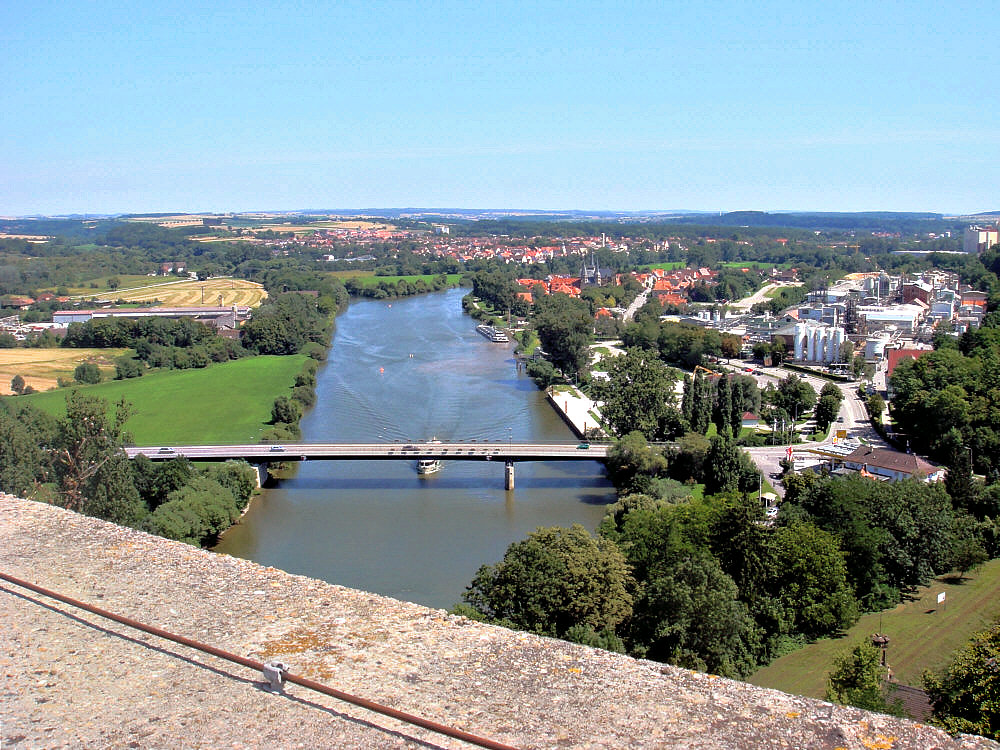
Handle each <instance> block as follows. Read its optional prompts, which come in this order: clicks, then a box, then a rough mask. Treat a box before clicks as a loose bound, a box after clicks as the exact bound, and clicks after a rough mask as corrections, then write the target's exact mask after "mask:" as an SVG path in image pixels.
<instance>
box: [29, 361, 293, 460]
mask: <svg viewBox="0 0 1000 750" xmlns="http://www.w3.org/2000/svg"><path fill="white" fill-rule="evenodd" d="M305 360H306V357H305V355H298V354H297V355H292V356H287V357H277V356H263V357H247V358H246V359H238V360H234V361H232V362H223V363H220V364H216V365H212V366H211V367H206V368H204V369H194V370H167V371H164V372H154V373H150V374H148V375H144V376H143V377H141V378H132V379H130V380H112V381H109V382H106V383H99V384H97V385H90V386H81V389H82V390H83V391H84V392H85V393H86V394H87V395H93V396H99V397H100V398H103V399H106V400H107V401H108V402H109V403H110V404H112V405H113V404H114V403H115V402H117V401H118V400H119V399H120V398H124V399H125V400H126V401H128V402H129V403H131V404H132V406H133V410H132V411H133V414H132V417H131V419H129V421H128V424H127V425H126V429H127V430H128V431H129V432H131V433H132V437H133V439H134V441H135V444H136V445H157V444H160V443H164V444H168V445H169V444H175V443H255V442H257V441H258V440H259V439H260V435H261V433H262V432H263V431H264V430H266V429H267V428H268V424H267V423H268V422H269V421H270V419H271V406H272V404H273V403H274V399H275V398H276V397H277V396H280V395H282V394H286V395H287V394H289V393H290V392H291V387H292V384H293V383H294V381H295V376H296V375H297V374H298V373H299V371H300V370H301V369H302V364H303V363H304V362H305ZM69 390H70V389H68V388H62V389H59V390H55V391H48V392H47V393H38V394H32V395H30V396H20V397H19V398H21V399H25V400H27V401H28V402H29V403H31V404H33V405H35V406H37V407H38V408H39V409H42V410H43V411H46V412H48V413H50V414H54V415H59V416H61V415H62V414H64V413H65V410H66V394H67V393H68V392H69Z"/></svg>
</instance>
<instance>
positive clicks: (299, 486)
mask: <svg viewBox="0 0 1000 750" xmlns="http://www.w3.org/2000/svg"><path fill="white" fill-rule="evenodd" d="M464 294H466V290H462V289H453V290H449V291H447V292H440V293H436V294H428V295H423V296H418V297H410V298H408V299H404V300H393V301H392V302H391V303H389V302H386V301H374V300H362V301H358V302H354V303H352V304H351V305H350V307H349V308H348V309H347V310H346V311H345V312H344V313H342V314H341V315H340V316H339V317H338V318H337V329H336V333H335V335H334V339H333V344H332V346H331V349H330V352H329V356H328V360H327V362H326V363H325V364H324V365H323V366H322V367H321V368H320V370H319V372H318V373H317V387H316V396H317V403H316V406H315V407H313V409H312V410H311V411H310V412H309V414H307V415H306V416H305V417H304V418H303V420H302V423H301V426H302V437H303V440H305V441H314V442H378V441H393V440H399V441H402V442H412V441H416V440H427V439H431V438H434V437H437V438H439V439H441V440H473V439H474V440H478V441H484V440H490V441H502V442H506V441H508V440H513V441H514V442H518V441H574V440H575V438H574V436H573V433H572V432H571V431H570V430H569V428H568V427H567V426H566V425H565V424H564V423H563V422H562V419H561V418H560V417H559V416H558V415H557V414H556V413H555V411H554V410H553V409H552V407H551V406H550V405H549V404H548V403H547V402H546V400H545V397H544V394H543V393H542V392H540V391H539V390H538V389H537V388H536V387H535V385H534V384H533V383H532V381H531V380H530V378H528V377H527V376H526V375H524V374H521V373H518V372H517V369H516V366H515V362H514V358H513V349H512V346H513V345H512V344H507V345H504V344H493V343H491V342H489V341H487V340H486V339H485V338H484V337H482V336H480V335H479V334H478V333H476V331H475V325H476V324H475V322H474V321H473V320H472V319H471V318H470V317H468V316H467V315H465V314H463V312H462V308H461V299H462V297H463V295H464ZM614 500H615V496H614V489H613V488H612V486H611V484H610V483H609V482H608V481H607V479H606V477H605V474H604V468H603V467H602V466H601V465H600V464H598V463H596V462H588V461H579V462H578V461H566V462H550V463H539V462H525V463H518V464H516V468H515V489H514V490H513V491H510V492H508V491H506V490H504V465H503V463H502V462H495V463H493V462H481V463H480V462H474V461H451V462H448V461H445V462H444V464H443V468H442V470H441V472H439V473H438V474H435V475H432V476H429V477H418V476H417V473H416V464H415V462H412V461H351V462H348V461H315V462H306V463H303V464H300V465H299V468H298V471H297V473H296V475H295V476H294V477H293V478H291V479H286V480H282V481H281V482H280V483H279V484H278V486H277V487H275V488H273V489H268V490H267V491H265V492H264V493H263V494H262V495H261V496H260V497H257V498H255V499H254V500H253V504H252V506H251V508H250V510H249V511H248V512H247V514H246V515H245V516H244V518H243V520H242V522H241V523H240V524H239V525H237V526H234V527H233V528H232V529H230V530H229V531H227V532H226V533H225V535H224V536H223V538H222V540H221V541H220V543H219V545H218V546H217V547H216V548H215V549H216V551H218V552H225V553H228V554H231V555H235V556H237V557H244V558H247V559H250V560H254V561H256V562H259V563H262V564H264V565H272V566H274V567H277V568H281V569H283V570H287V571H289V572H292V573H300V574H303V575H307V576H311V577H314V578H320V579H322V580H325V581H328V582H330V583H336V584H341V585H344V586H349V587H352V588H357V589H362V590H366V591H373V592H376V593H379V594H384V595H386V596H392V597H395V598H398V599H404V600H407V601H412V602H417V603H419V604H425V605H427V606H430V607H442V608H447V607H451V606H453V605H454V604H455V603H457V602H458V601H460V600H461V596H462V592H463V591H464V589H465V586H466V585H467V584H468V583H469V581H471V580H472V577H473V576H474V575H475V573H476V571H477V570H478V569H479V566H480V565H483V564H485V563H493V562H496V561H497V560H499V559H500V558H501V557H503V553H504V551H505V550H506V549H507V546H508V545H509V544H510V543H511V542H513V541H516V540H520V539H523V538H524V537H525V536H526V535H527V534H529V533H530V532H532V531H534V530H535V528H537V527H539V526H557V525H558V526H569V525H570V524H573V523H580V524H582V525H584V526H585V527H587V528H588V529H590V530H591V531H593V530H594V529H595V528H596V527H597V524H598V522H599V521H600V519H601V517H602V516H603V514H604V508H605V506H606V505H607V504H608V503H611V502H614Z"/></svg>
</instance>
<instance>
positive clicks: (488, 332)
mask: <svg viewBox="0 0 1000 750" xmlns="http://www.w3.org/2000/svg"><path fill="white" fill-rule="evenodd" d="M476 331H477V332H478V333H480V334H482V335H483V336H485V337H486V338H488V339H489V340H490V341H492V342H493V343H494V344H506V343H507V342H508V341H510V339H509V338H507V334H506V333H504V332H503V331H501V330H500V329H499V328H494V327H493V326H488V325H486V324H485V323H484V324H482V325H478V326H476Z"/></svg>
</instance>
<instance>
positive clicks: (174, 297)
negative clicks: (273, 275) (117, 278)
mask: <svg viewBox="0 0 1000 750" xmlns="http://www.w3.org/2000/svg"><path fill="white" fill-rule="evenodd" d="M108 294H109V296H111V297H113V298H114V299H115V300H124V301H125V302H154V301H158V302H159V304H160V305H162V306H164V307H215V306H224V307H229V306H230V305H239V306H241V307H257V306H258V305H260V303H261V302H262V301H263V300H264V298H265V297H267V292H266V291H264V287H262V286H261V285H260V284H258V283H256V282H253V281H246V280H244V279H209V280H208V281H194V280H187V281H176V282H172V283H166V284H156V285H152V286H142V287H137V288H132V289H118V290H117V291H115V292H109V293H108Z"/></svg>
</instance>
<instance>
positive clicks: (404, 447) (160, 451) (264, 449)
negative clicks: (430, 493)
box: [125, 441, 611, 490]
mask: <svg viewBox="0 0 1000 750" xmlns="http://www.w3.org/2000/svg"><path fill="white" fill-rule="evenodd" d="M610 447H611V446H610V444H607V443H603V444H595V445H592V444H590V443H514V442H510V441H497V442H487V441H483V442H477V441H468V442H461V443H446V442H427V443H274V444H263V445H260V444H252V443H251V444H244V445H170V446H150V447H129V448H126V449H125V452H126V454H127V455H128V457H129V458H135V457H136V456H140V455H141V456H146V458H149V459H151V460H153V461H167V460H170V459H172V458H178V457H183V458H187V459H189V460H191V461H228V460H230V459H243V460H244V461H248V462H250V463H256V464H263V465H266V464H269V463H275V462H278V461H399V460H404V461H421V460H423V461H433V460H448V461H503V462H504V466H505V479H506V482H505V486H506V488H507V489H508V490H512V489H514V463H515V462H517V461H603V460H605V459H606V458H607V457H608V449H609V448H610Z"/></svg>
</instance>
